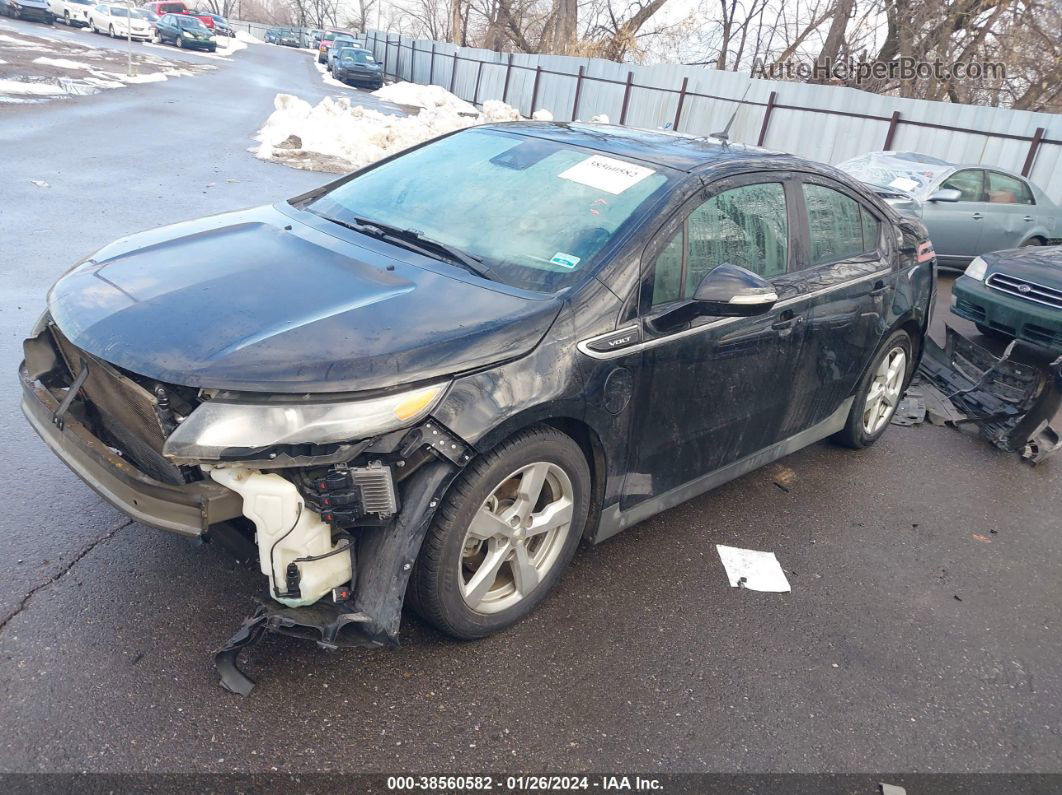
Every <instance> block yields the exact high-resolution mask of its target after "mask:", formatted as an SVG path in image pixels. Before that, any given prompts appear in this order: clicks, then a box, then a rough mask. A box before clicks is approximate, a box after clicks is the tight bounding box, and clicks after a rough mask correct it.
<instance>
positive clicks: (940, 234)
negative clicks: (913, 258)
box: [922, 168, 991, 265]
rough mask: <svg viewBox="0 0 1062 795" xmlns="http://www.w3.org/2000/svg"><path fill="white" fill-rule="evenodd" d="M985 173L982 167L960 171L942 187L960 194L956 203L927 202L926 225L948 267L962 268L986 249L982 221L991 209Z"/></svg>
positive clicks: (938, 253) (925, 210) (924, 214)
mask: <svg viewBox="0 0 1062 795" xmlns="http://www.w3.org/2000/svg"><path fill="white" fill-rule="evenodd" d="M984 183H985V172H984V171H983V170H982V169H979V168H965V169H963V170H961V171H956V172H955V173H954V174H952V175H951V176H949V177H948V178H947V179H945V180H944V181H943V182H941V183H940V185H939V186H938V188H939V189H954V190H957V191H959V200H958V201H956V202H930V201H927V202H926V203H925V207H924V208H923V210H922V222H923V223H924V224H925V225H926V228H927V229H928V230H929V237H930V239H931V240H932V241H933V249H934V251H936V254H937V257H938V258H939V259H940V260H941V263H942V264H945V265H961V264H964V263H965V262H967V261H968V260H970V259H972V258H973V257H974V256H976V255H977V254H979V253H981V251H982V250H983V249H981V248H980V245H981V232H982V229H983V224H982V221H983V220H984V218H985V213H986V212H990V210H991V208H990V207H989V205H988V202H987V201H986V199H987V197H986V196H985V187H984Z"/></svg>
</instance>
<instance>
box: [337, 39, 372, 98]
mask: <svg viewBox="0 0 1062 795" xmlns="http://www.w3.org/2000/svg"><path fill="white" fill-rule="evenodd" d="M332 76H333V77H334V78H335V79H336V80H340V81H342V82H344V83H346V84H347V85H352V86H365V87H366V88H373V89H376V88H380V87H381V86H383V69H382V68H381V67H380V64H378V63H376V59H374V58H373V57H372V53H371V52H369V51H368V50H363V49H361V48H360V47H344V48H343V49H341V50H340V51H339V53H338V54H337V55H336V56H335V59H334V60H333V62H332Z"/></svg>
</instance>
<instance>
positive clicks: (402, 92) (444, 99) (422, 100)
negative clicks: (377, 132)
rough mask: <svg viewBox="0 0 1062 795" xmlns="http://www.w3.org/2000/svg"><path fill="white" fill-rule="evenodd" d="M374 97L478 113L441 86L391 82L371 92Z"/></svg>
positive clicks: (439, 108) (411, 104) (401, 103)
mask: <svg viewBox="0 0 1062 795" xmlns="http://www.w3.org/2000/svg"><path fill="white" fill-rule="evenodd" d="M372 95H373V96H374V97H377V98H379V99H382V100H384V101H386V102H394V103H395V104H396V105H409V106H412V107H414V108H435V109H438V110H447V111H452V112H454V113H465V114H468V115H470V116H476V115H478V113H479V112H478V111H477V110H476V108H475V106H474V105H472V104H471V103H468V102H465V101H464V100H463V99H461V98H460V97H456V96H454V95H453V94H451V93H450V92H449V91H447V90H446V89H445V88H443V87H442V86H422V85H419V84H417V83H392V84H391V85H389V86H384V87H383V88H380V89H377V90H376V91H373V92H372Z"/></svg>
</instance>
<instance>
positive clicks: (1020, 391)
mask: <svg viewBox="0 0 1062 795" xmlns="http://www.w3.org/2000/svg"><path fill="white" fill-rule="evenodd" d="M919 374H920V375H921V376H922V384H921V385H920V386H916V387H914V389H913V390H912V391H917V390H920V391H921V392H922V395H921V397H922V398H923V400H924V402H925V403H926V404H927V405H926V409H927V411H928V413H929V414H930V416H931V418H938V419H939V421H941V422H943V423H946V424H950V425H953V426H955V427H961V426H964V425H967V424H974V425H976V426H977V427H978V428H979V430H980V432H981V435H982V436H984V437H985V438H986V439H988V440H989V441H990V442H992V444H994V445H995V446H996V447H999V448H1000V449H1002V450H1006V451H1007V452H1016V453H1019V454H1021V457H1022V458H1023V459H1025V460H1026V461H1028V462H1030V463H1032V464H1036V463H1039V462H1040V461H1043V460H1044V459H1045V458H1047V457H1048V456H1049V455H1051V454H1052V453H1054V452H1057V451H1058V450H1059V449H1060V448H1062V438H1060V436H1059V433H1058V431H1057V430H1056V429H1055V428H1053V427H1052V426H1051V422H1052V420H1053V419H1054V418H1055V417H1056V416H1057V415H1058V413H1059V409H1060V408H1062V356H1059V357H1058V358H1055V359H1053V360H1048V359H1046V358H1045V355H1044V354H1043V352H1042V351H1039V350H1036V349H1033V348H1032V347H1031V346H1028V345H1026V344H1025V343H1021V342H1017V341H1014V342H1011V343H1010V344H1009V345H1008V346H1007V348H1006V350H1005V351H1004V352H1003V355H1002V356H999V357H997V356H995V355H993V354H992V353H991V352H989V351H988V350H986V349H984V348H982V347H981V346H979V345H977V344H975V343H973V342H971V341H970V340H968V339H966V338H965V337H963V336H962V335H961V334H959V333H958V332H957V331H955V330H954V329H952V328H948V329H947V338H946V340H945V344H944V347H943V348H941V347H940V346H939V345H937V344H936V343H935V342H933V341H932V340H931V339H929V338H928V337H927V338H926V348H925V354H924V356H923V358H922V363H921V366H920V368H919Z"/></svg>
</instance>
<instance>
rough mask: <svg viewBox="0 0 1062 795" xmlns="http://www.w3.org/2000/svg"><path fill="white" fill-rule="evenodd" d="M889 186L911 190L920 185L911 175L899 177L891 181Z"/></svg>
mask: <svg viewBox="0 0 1062 795" xmlns="http://www.w3.org/2000/svg"><path fill="white" fill-rule="evenodd" d="M889 187H890V188H896V189H898V190H905V191H908V192H910V191H913V190H914V189H915V188H917V187H918V183H917V182H916V181H915V180H913V179H911V178H910V177H897V178H896V179H894V180H893V181H892V182H890V183H889Z"/></svg>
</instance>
